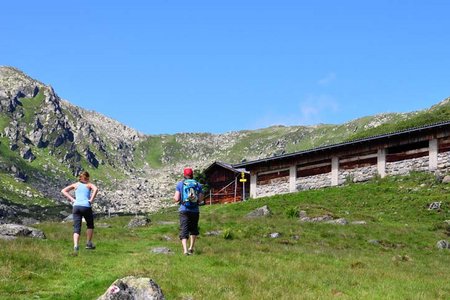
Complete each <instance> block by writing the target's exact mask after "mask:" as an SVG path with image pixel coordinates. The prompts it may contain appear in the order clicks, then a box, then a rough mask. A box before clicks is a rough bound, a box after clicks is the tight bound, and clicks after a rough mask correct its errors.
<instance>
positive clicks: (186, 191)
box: [173, 168, 203, 255]
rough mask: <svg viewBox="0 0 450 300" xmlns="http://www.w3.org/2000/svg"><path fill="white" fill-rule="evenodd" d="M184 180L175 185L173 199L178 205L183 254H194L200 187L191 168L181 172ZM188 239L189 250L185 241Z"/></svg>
mask: <svg viewBox="0 0 450 300" xmlns="http://www.w3.org/2000/svg"><path fill="white" fill-rule="evenodd" d="M183 175H184V179H183V180H182V181H180V182H178V183H177V187H176V191H175V195H174V196H173V199H174V200H175V202H176V203H178V204H179V205H180V208H179V210H178V211H179V213H180V240H181V245H182V246H183V254H184V255H191V254H193V253H194V246H195V241H196V239H197V236H198V235H199V231H198V220H199V217H200V209H199V205H202V204H203V192H202V185H201V184H200V183H199V182H197V181H196V180H195V179H193V178H194V174H193V172H192V169H191V168H185V169H184V171H183ZM188 238H189V241H190V242H189V248H188V247H187V240H188Z"/></svg>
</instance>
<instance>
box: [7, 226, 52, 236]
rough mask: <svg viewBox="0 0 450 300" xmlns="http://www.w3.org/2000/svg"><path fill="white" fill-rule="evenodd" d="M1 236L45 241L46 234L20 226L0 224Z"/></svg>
mask: <svg viewBox="0 0 450 300" xmlns="http://www.w3.org/2000/svg"><path fill="white" fill-rule="evenodd" d="M0 235H7V236H14V237H18V236H24V237H31V238H38V239H45V234H44V233H43V232H42V231H41V230H39V229H36V228H33V227H27V226H24V225H18V224H0Z"/></svg>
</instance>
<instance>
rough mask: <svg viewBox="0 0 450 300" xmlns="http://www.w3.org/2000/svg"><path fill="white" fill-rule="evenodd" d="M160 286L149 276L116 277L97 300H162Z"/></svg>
mask: <svg viewBox="0 0 450 300" xmlns="http://www.w3.org/2000/svg"><path fill="white" fill-rule="evenodd" d="M164 299H165V297H164V294H163V292H162V290H161V288H160V287H159V286H158V285H157V284H156V283H155V282H154V281H153V280H152V279H150V278H137V277H134V276H128V277H125V278H122V279H117V280H116V281H114V282H113V284H112V285H111V286H110V287H109V288H108V290H107V291H106V292H105V293H104V294H103V295H102V296H100V297H99V298H98V299H97V300H164Z"/></svg>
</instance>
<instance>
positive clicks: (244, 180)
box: [239, 178, 247, 182]
mask: <svg viewBox="0 0 450 300" xmlns="http://www.w3.org/2000/svg"><path fill="white" fill-rule="evenodd" d="M239 181H240V182H247V179H245V178H241V179H239Z"/></svg>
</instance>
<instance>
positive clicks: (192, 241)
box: [189, 235, 197, 251]
mask: <svg viewBox="0 0 450 300" xmlns="http://www.w3.org/2000/svg"><path fill="white" fill-rule="evenodd" d="M196 240H197V236H196V235H191V239H190V245H189V250H192V251H193V250H194V246H195V241H196Z"/></svg>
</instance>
